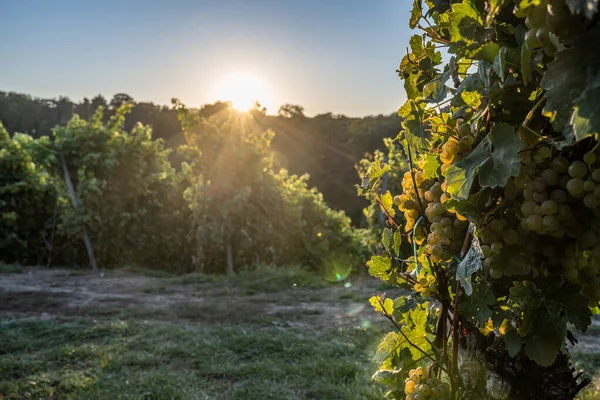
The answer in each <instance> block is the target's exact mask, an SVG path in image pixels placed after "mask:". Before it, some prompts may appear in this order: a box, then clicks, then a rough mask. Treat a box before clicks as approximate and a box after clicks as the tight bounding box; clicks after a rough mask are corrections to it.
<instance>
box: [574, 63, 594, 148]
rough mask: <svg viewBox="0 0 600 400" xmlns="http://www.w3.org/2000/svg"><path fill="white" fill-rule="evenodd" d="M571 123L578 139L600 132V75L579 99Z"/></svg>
mask: <svg viewBox="0 0 600 400" xmlns="http://www.w3.org/2000/svg"><path fill="white" fill-rule="evenodd" d="M571 124H572V125H573V129H574V131H575V137H576V138H577V140H581V139H584V138H586V137H588V136H590V135H593V134H596V133H598V132H600V75H598V76H597V77H596V79H595V81H594V82H593V83H592V84H591V85H590V86H588V87H587V88H586V89H585V90H584V92H583V93H582V94H581V97H580V98H579V99H578V100H577V102H576V104H575V112H574V113H573V116H572V118H571Z"/></svg>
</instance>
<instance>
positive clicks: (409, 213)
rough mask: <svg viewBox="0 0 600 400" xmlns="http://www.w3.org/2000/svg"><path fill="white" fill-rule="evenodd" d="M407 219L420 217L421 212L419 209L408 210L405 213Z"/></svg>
mask: <svg viewBox="0 0 600 400" xmlns="http://www.w3.org/2000/svg"><path fill="white" fill-rule="evenodd" d="M404 216H405V217H406V219H417V218H419V212H418V211H417V210H414V209H412V210H408V211H406V212H405V213H404Z"/></svg>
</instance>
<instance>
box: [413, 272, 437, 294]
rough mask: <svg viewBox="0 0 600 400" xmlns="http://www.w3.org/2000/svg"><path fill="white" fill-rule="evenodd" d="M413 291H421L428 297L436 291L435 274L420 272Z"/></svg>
mask: <svg viewBox="0 0 600 400" xmlns="http://www.w3.org/2000/svg"><path fill="white" fill-rule="evenodd" d="M413 289H414V290H415V292H417V293H421V294H422V295H423V296H424V297H428V296H429V295H430V294H431V293H435V292H437V291H438V285H437V283H436V281H435V276H433V275H432V274H421V275H419V279H418V280H417V283H416V284H415V286H414V287H413Z"/></svg>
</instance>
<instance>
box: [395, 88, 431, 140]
mask: <svg viewBox="0 0 600 400" xmlns="http://www.w3.org/2000/svg"><path fill="white" fill-rule="evenodd" d="M424 109H425V104H424V103H418V102H416V101H414V100H408V101H407V102H406V103H404V105H403V106H402V107H400V110H398V115H400V116H401V117H403V118H404V121H402V126H403V127H404V129H405V131H404V135H405V137H406V141H407V144H408V145H409V146H411V148H413V149H415V150H417V151H420V150H422V149H424V148H426V147H427V136H428V135H427V133H426V132H425V129H424V128H423V123H422V121H423V112H424Z"/></svg>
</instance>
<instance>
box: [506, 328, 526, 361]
mask: <svg viewBox="0 0 600 400" xmlns="http://www.w3.org/2000/svg"><path fill="white" fill-rule="evenodd" d="M521 343H522V342H521V337H520V336H519V334H518V333H517V332H516V331H513V330H510V331H508V332H506V335H505V336H504V344H506V351H507V352H508V355H509V356H511V357H514V356H516V355H517V353H519V351H520V350H521Z"/></svg>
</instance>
